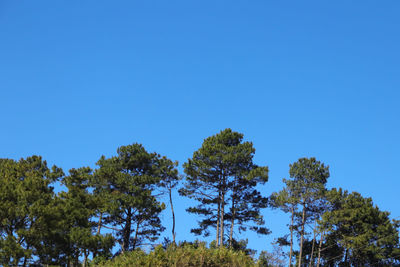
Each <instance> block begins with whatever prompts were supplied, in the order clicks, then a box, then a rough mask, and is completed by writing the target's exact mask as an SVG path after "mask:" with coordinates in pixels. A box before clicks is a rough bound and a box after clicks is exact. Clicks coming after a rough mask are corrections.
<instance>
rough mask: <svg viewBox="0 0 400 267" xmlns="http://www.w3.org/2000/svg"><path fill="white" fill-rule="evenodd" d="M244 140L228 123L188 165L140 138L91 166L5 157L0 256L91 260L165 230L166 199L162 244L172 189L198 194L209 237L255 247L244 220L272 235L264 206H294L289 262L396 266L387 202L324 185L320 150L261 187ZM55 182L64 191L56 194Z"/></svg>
mask: <svg viewBox="0 0 400 267" xmlns="http://www.w3.org/2000/svg"><path fill="white" fill-rule="evenodd" d="M243 138H244V135H243V134H241V133H238V132H234V131H232V130H231V129H225V130H222V131H221V132H219V133H217V134H215V135H213V136H210V137H208V138H206V139H204V142H203V144H202V145H201V147H200V148H199V149H198V150H196V151H195V152H194V153H193V156H192V158H189V159H188V160H187V162H185V163H184V164H183V170H184V173H185V175H182V174H179V172H178V169H177V167H178V162H176V161H173V160H171V159H168V158H167V157H165V156H162V155H160V154H158V153H155V152H148V151H147V150H146V149H145V148H144V147H143V145H141V144H137V143H135V144H132V145H127V146H121V147H119V148H118V149H117V154H116V155H115V156H111V157H105V156H101V157H100V159H99V160H98V161H97V163H96V165H97V168H96V169H92V168H89V167H79V168H77V169H74V168H73V169H71V170H69V173H68V175H65V174H64V172H63V170H62V169H61V168H59V167H57V166H53V167H51V168H50V167H48V166H47V163H46V161H44V160H43V159H42V158H41V157H40V156H31V157H27V158H26V159H20V160H19V161H15V160H12V159H0V219H1V221H0V264H3V265H10V264H12V265H18V264H19V265H23V266H27V265H29V264H32V263H40V264H49V265H52V264H59V265H65V266H77V265H78V264H82V265H83V266H87V263H88V261H89V260H90V259H93V258H103V259H107V258H110V257H112V256H113V255H118V254H124V253H126V252H127V251H132V250H135V249H137V248H139V247H141V246H143V245H151V244H154V242H156V241H157V240H158V238H159V236H160V234H161V233H162V232H163V231H164V230H165V227H164V225H163V221H162V220H161V216H160V214H161V212H162V211H163V210H164V209H165V208H166V204H165V203H163V201H165V200H166V199H167V201H166V202H169V203H168V204H169V207H170V210H171V215H172V230H171V238H172V240H169V241H168V240H167V241H168V242H167V243H170V244H171V245H174V246H176V245H177V241H176V231H177V229H175V219H176V218H175V210H174V206H173V198H172V192H173V191H174V190H176V191H179V193H180V194H181V195H182V196H184V197H188V198H190V199H193V200H194V203H197V204H195V205H192V206H191V207H189V208H188V209H187V212H189V213H192V214H196V215H198V227H197V228H194V229H192V231H191V232H192V233H194V234H196V235H203V236H209V235H211V233H212V232H214V234H215V241H213V242H212V244H211V245H212V246H214V247H222V246H224V247H229V248H232V249H237V250H242V251H246V253H250V251H252V250H251V249H250V248H247V247H246V244H247V241H245V240H241V239H240V236H241V237H244V236H243V232H244V231H246V230H252V231H255V232H256V233H258V234H270V233H271V232H270V230H269V229H268V228H267V226H268V222H267V223H266V222H265V219H264V218H263V216H262V212H261V211H262V210H263V209H266V208H267V207H269V208H272V209H280V210H282V211H283V212H285V213H288V214H289V217H290V218H289V219H290V221H289V223H288V228H289V232H290V234H289V235H286V236H283V237H278V238H277V242H276V244H277V245H279V248H280V250H282V251H284V252H283V253H284V261H286V263H287V264H289V266H293V265H291V264H292V259H293V256H294V260H295V262H296V266H299V267H301V266H334V265H343V266H360V265H362V266H372V265H373V266H385V264H386V265H387V264H391V265H392V266H395V265H396V264H400V245H399V232H398V228H399V226H400V221H398V220H390V218H389V215H390V213H389V212H386V211H380V210H379V208H378V207H377V206H374V204H373V202H372V199H371V198H364V197H362V196H361V195H360V194H359V193H357V192H352V193H349V192H347V191H346V190H343V189H341V188H338V189H336V188H334V189H330V190H329V189H327V188H326V183H327V179H328V177H329V176H330V174H329V166H326V165H325V164H324V163H322V162H320V161H318V160H317V159H316V158H313V157H311V158H300V159H299V160H298V161H296V162H294V163H292V164H290V165H289V175H290V179H283V183H284V185H285V187H284V188H283V189H282V190H281V191H278V192H275V193H273V194H272V195H271V196H266V195H263V194H262V193H261V191H260V187H258V186H260V185H264V184H265V183H267V181H268V171H269V169H268V167H267V166H258V165H256V164H255V163H254V162H253V157H254V154H255V148H254V147H253V144H252V143H251V142H249V141H244V139H243ZM57 184H62V185H63V186H64V187H65V190H62V191H60V192H58V193H55V192H54V186H55V185H57ZM191 203H193V202H191ZM268 220H271V218H267V221H268ZM306 226H307V227H309V228H311V229H312V231H311V232H308V231H307V230H306ZM178 231H179V230H178ZM238 236H239V238H237V237H238ZM296 240H297V241H298V246H295V241H296ZM287 247H288V248H287ZM258 249H260V248H258ZM261 249H262V248H261ZM262 255H264V257H266V255H270V253H267V252H265V253H262ZM268 257H270V258H271V259H272V258H274V259H275V260H276V262H280V261H279V260H278V259H277V258H276V257H275V256H273V255H270V256H268ZM332 264H334V265H332Z"/></svg>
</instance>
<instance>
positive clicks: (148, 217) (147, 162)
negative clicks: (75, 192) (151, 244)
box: [94, 144, 164, 253]
mask: <svg viewBox="0 0 400 267" xmlns="http://www.w3.org/2000/svg"><path fill="white" fill-rule="evenodd" d="M117 154H118V155H117V156H114V157H111V158H108V159H107V158H105V157H104V156H102V157H101V158H100V160H99V161H98V162H97V165H98V166H99V169H97V170H96V171H95V182H94V186H95V192H96V195H97V196H99V197H102V198H104V199H105V200H106V201H104V202H103V205H104V206H103V207H102V212H103V213H102V214H101V221H99V223H98V225H99V226H100V225H101V226H102V227H105V228H108V229H112V230H113V231H115V232H116V240H117V242H118V243H119V244H120V251H121V252H122V253H123V252H125V251H129V250H133V249H135V248H136V247H137V246H139V245H141V244H143V243H144V242H145V241H146V240H149V241H154V240H156V239H157V238H158V236H159V235H160V232H161V231H163V230H164V227H163V226H162V225H161V220H160V218H159V214H160V212H161V211H162V210H163V209H164V204H163V203H160V202H158V201H157V199H156V197H155V196H154V194H153V192H154V190H155V187H156V185H157V184H158V183H159V181H160V176H158V171H157V168H156V167H157V159H158V157H159V156H158V155H157V154H156V153H148V152H147V151H146V150H145V149H144V148H143V146H142V145H140V144H133V145H128V146H122V147H120V148H118V150H117Z"/></svg>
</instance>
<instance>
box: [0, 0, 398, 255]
mask: <svg viewBox="0 0 400 267" xmlns="http://www.w3.org/2000/svg"><path fill="white" fill-rule="evenodd" d="M399 12H400V2H399V1H394V0H393V1H365V0H363V1H344V0H343V1H187V0H185V1H98V0H96V1H40V0H35V1H1V2H0V112H1V117H0V125H1V131H0V148H1V150H0V157H8V158H13V159H19V158H21V157H26V156H29V155H32V154H39V155H42V156H43V157H44V159H46V160H47V161H48V162H49V163H50V164H56V165H58V166H61V167H62V168H63V169H64V170H66V171H67V170H68V169H70V168H72V167H81V166H92V167H94V164H95V162H96V161H97V160H98V159H99V157H100V156H101V155H102V154H104V155H106V156H111V155H115V153H116V149H117V147H118V146H121V145H127V144H131V143H134V142H139V143H142V144H143V145H144V146H145V147H146V148H147V149H148V150H149V151H156V152H158V153H161V154H163V155H166V156H168V157H170V158H171V159H174V160H178V161H179V162H180V163H181V164H182V163H184V162H185V161H186V160H187V159H188V158H189V157H191V155H192V153H193V151H195V150H196V149H198V148H199V147H200V146H201V143H202V141H203V139H204V138H206V137H208V136H210V135H213V134H216V133H217V132H219V131H220V130H222V129H224V128H228V127H229V128H232V129H233V130H235V131H239V132H242V133H244V134H245V139H246V140H250V141H253V142H254V146H255V148H256V149H257V151H256V156H255V161H256V163H258V164H260V165H267V166H269V168H270V181H269V182H268V184H267V186H265V187H264V188H262V189H261V190H262V192H263V193H264V194H265V195H269V194H270V193H271V192H273V191H277V190H280V189H281V188H282V186H283V184H282V182H281V179H282V178H284V177H287V176H288V165H289V163H291V162H294V161H296V160H297V159H298V158H299V157H311V156H315V157H317V158H318V159H319V160H321V161H323V162H325V163H326V164H328V165H330V170H331V178H330V180H329V183H328V186H329V187H339V186H340V187H343V188H345V189H348V190H350V191H353V190H354V191H358V192H360V193H362V194H363V195H364V196H368V197H372V198H373V200H374V202H375V203H376V204H377V205H378V206H379V207H380V208H381V209H383V210H388V211H390V212H391V213H392V218H394V217H397V216H400V206H399V204H398V203H399V186H400V180H399V178H400V177H399V171H398V169H399V166H400V165H399V163H400V157H399V149H400V141H399V136H400V126H399V123H400V119H399V115H400V105H399V101H400V93H399V89H400V64H399V61H400V52H399V49H400V32H399V29H400V16H399ZM174 197H175V202H176V210H177V233H178V235H177V239H178V240H185V239H186V240H193V239H195V238H196V237H195V236H193V235H191V234H190V232H189V231H190V230H189V229H190V228H191V227H192V226H194V224H195V221H196V218H195V216H192V215H188V214H187V213H185V211H184V210H185V208H186V207H187V206H188V201H187V200H186V199H184V198H179V197H178V195H177V194H174ZM264 215H265V219H266V223H267V226H268V227H269V228H270V229H271V230H272V231H273V233H272V234H271V235H269V236H267V237H263V236H261V237H257V235H254V234H251V233H248V234H245V235H242V236H240V237H241V238H249V239H250V240H249V241H250V242H249V245H250V247H252V248H254V249H257V250H259V251H260V250H262V249H266V248H269V247H270V245H269V244H270V242H271V241H273V239H274V238H276V237H278V236H279V235H281V234H283V233H285V232H287V230H286V226H285V224H286V223H287V222H288V219H287V216H285V215H284V214H282V213H281V212H279V211H271V210H266V211H265V212H264ZM170 219H171V216H170V214H169V210H168V209H167V211H166V212H165V213H164V214H163V220H164V222H165V224H166V226H167V227H168V228H167V231H166V232H165V235H166V236H170Z"/></svg>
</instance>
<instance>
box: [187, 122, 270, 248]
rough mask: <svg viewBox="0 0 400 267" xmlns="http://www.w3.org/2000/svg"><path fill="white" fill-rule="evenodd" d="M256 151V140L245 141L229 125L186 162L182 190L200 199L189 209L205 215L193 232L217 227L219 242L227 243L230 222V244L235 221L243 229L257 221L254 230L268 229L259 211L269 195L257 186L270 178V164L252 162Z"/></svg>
mask: <svg viewBox="0 0 400 267" xmlns="http://www.w3.org/2000/svg"><path fill="white" fill-rule="evenodd" d="M254 153H255V149H254V148H253V144H252V143H251V142H243V134H241V133H238V132H233V131H232V130H231V129H226V130H223V131H221V132H220V133H218V134H216V135H214V136H211V137H208V138H207V139H205V140H204V142H203V144H202V146H201V148H200V149H199V150H197V151H195V152H194V153H193V157H192V158H191V159H189V160H188V162H186V163H185V164H184V171H185V173H186V183H185V186H184V188H181V189H180V194H181V195H184V196H187V197H189V198H192V199H194V200H196V201H198V202H199V204H198V205H197V206H194V207H190V208H189V209H187V211H188V212H190V213H194V214H197V215H200V216H201V217H203V219H202V220H201V221H199V227H198V228H195V229H192V230H191V231H192V232H193V233H195V234H203V235H205V236H207V235H209V234H210V232H209V227H214V228H215V229H216V239H215V242H216V245H217V246H222V245H223V244H224V238H225V234H224V233H225V228H226V227H227V226H228V227H229V228H230V230H229V231H230V233H229V243H230V244H231V245H232V239H233V231H234V229H235V225H237V226H238V229H239V230H240V231H241V230H246V228H247V227H246V226H245V225H244V223H245V222H246V223H249V222H250V223H251V222H254V223H255V225H253V226H252V227H250V229H251V230H256V231H258V232H259V233H268V230H267V229H266V228H265V227H263V226H262V225H263V223H264V221H263V218H262V216H261V214H260V209H261V208H265V207H266V205H267V199H266V198H265V197H262V196H261V194H260V192H259V191H257V189H256V186H257V185H261V184H264V183H265V182H266V181H267V180H268V168H267V167H259V166H257V165H255V164H254V163H253V156H254ZM227 207H228V208H230V209H229V210H227V209H226V208H227ZM225 222H226V224H225Z"/></svg>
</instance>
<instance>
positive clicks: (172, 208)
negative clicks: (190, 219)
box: [168, 188, 176, 245]
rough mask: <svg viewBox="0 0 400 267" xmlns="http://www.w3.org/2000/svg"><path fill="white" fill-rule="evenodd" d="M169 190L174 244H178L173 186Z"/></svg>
mask: <svg viewBox="0 0 400 267" xmlns="http://www.w3.org/2000/svg"><path fill="white" fill-rule="evenodd" d="M168 191H169V203H170V204H171V212H172V243H173V244H174V245H176V243H175V236H176V233H175V213H174V205H173V204H172V192H171V191H172V190H171V188H168Z"/></svg>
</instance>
